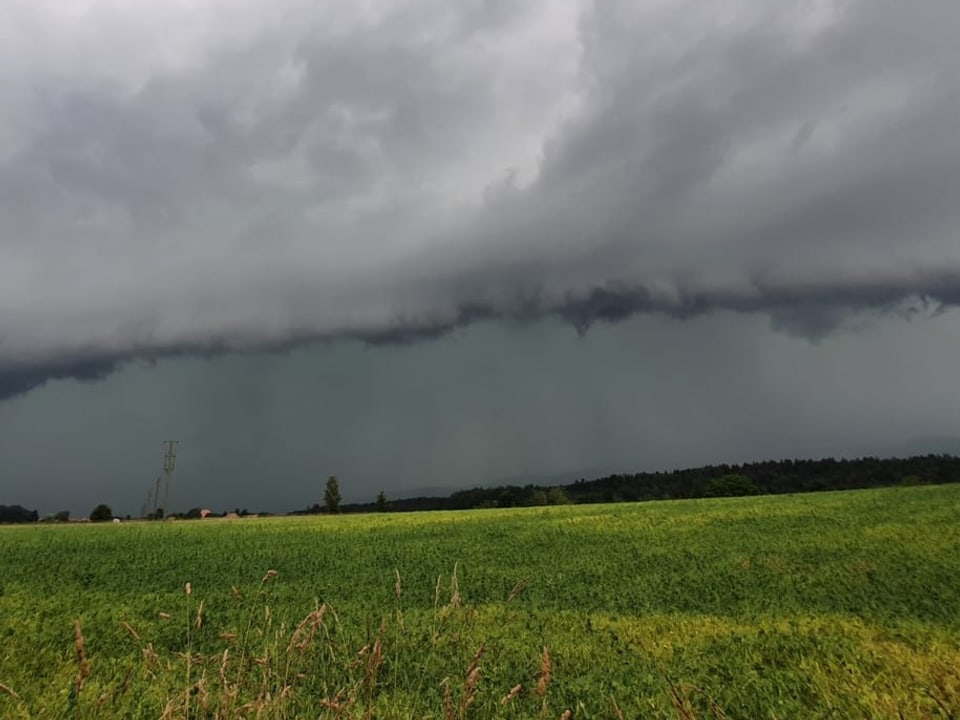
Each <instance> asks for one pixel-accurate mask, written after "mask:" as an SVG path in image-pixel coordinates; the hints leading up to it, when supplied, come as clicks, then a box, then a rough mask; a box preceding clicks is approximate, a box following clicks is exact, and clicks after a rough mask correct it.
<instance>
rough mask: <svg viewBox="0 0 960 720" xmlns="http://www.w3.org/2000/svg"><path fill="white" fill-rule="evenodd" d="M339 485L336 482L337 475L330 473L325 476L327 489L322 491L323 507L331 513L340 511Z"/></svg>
mask: <svg viewBox="0 0 960 720" xmlns="http://www.w3.org/2000/svg"><path fill="white" fill-rule="evenodd" d="M341 499H342V498H341V497H340V485H339V483H337V476H336V475H331V476H330V477H329V478H327V489H326V490H325V491H324V493H323V505H324V509H325V510H326V511H327V512H328V513H331V514H336V513H338V512H340V500H341Z"/></svg>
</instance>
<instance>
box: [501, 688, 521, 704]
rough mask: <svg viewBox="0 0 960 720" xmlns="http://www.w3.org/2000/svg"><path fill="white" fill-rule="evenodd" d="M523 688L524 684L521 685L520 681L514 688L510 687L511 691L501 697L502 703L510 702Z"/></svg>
mask: <svg viewBox="0 0 960 720" xmlns="http://www.w3.org/2000/svg"><path fill="white" fill-rule="evenodd" d="M521 689H523V685H521V684H520V683H517V684H516V685H514V686H513V687H512V688H510V692H508V693H507V694H506V695H504V696H503V697H502V698H500V704H501V705H506V704H507V703H508V702H510V701H511V700H513V699H514V698H515V697H516V696H517V695H519V694H520V690H521Z"/></svg>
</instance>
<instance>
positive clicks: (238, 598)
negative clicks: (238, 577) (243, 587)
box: [230, 585, 243, 602]
mask: <svg viewBox="0 0 960 720" xmlns="http://www.w3.org/2000/svg"><path fill="white" fill-rule="evenodd" d="M230 592H232V593H233V597H234V598H235V599H236V601H237V602H243V595H241V594H240V591H239V590H237V588H236V587H235V586H234V585H231V586H230Z"/></svg>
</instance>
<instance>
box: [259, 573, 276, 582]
mask: <svg viewBox="0 0 960 720" xmlns="http://www.w3.org/2000/svg"><path fill="white" fill-rule="evenodd" d="M278 574H279V573H278V572H277V571H276V570H267V574H266V575H264V576H263V580H261V581H260V583H261V584H263V583H266V582H269V581H270V580H272V579H273V578H275V577H276V576H277V575H278Z"/></svg>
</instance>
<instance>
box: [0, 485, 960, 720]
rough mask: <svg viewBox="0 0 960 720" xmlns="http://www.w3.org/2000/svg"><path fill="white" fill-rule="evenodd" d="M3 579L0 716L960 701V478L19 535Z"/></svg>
mask: <svg viewBox="0 0 960 720" xmlns="http://www.w3.org/2000/svg"><path fill="white" fill-rule="evenodd" d="M0 571H2V574H0V638H2V645H0V683H2V685H0V717H3V718H18V717H23V718H88V717H89V718H93V717H97V718H99V717H118V718H119V717H122V718H158V717H164V716H165V717H181V718H182V717H210V718H214V717H224V718H239V717H250V718H253V717H263V718H273V717H309V718H318V717H331V718H332V717H345V718H354V717H371V718H374V717H375V718H414V717H416V718H421V717H431V718H463V717H474V718H491V717H507V718H535V717H547V718H559V717H561V716H562V715H563V714H564V713H565V712H567V711H569V713H570V714H569V715H567V717H573V718H617V717H624V718H637V717H644V718H646V717H649V718H677V717H680V718H691V717H729V718H743V719H750V720H753V719H759V718H781V719H783V720H789V719H793V718H853V717H869V718H874V717H876V718H900V717H902V718H920V717H957V716H958V714H960V486H941V487H915V488H894V489H885V490H871V491H855V492H844V493H823V494H815V495H800V496H779V497H755V498H743V499H722V500H721V499H717V500H700V501H696V500H695V501H675V502H658V503H645V504H620V505H602V506H601V505H593V506H561V507H549V508H529V509H513V510H482V511H468V512H459V513H452V512H451V513H422V514H408V515H391V514H384V515H366V516H340V517H309V518H277V519H263V520H243V521H234V522H229V521H219V520H215V521H192V522H182V521H181V522H170V523H156V524H148V523H124V524H121V525H112V524H111V525H101V526H79V525H71V526H31V527H7V528H0ZM268 571H269V572H268ZM187 583H189V584H190V587H189V593H188V592H187V587H186V584H187ZM518 684H519V685H520V688H519V689H518V690H514V689H515V688H516V686H517V685H518ZM511 690H514V692H513V694H512V695H511Z"/></svg>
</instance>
